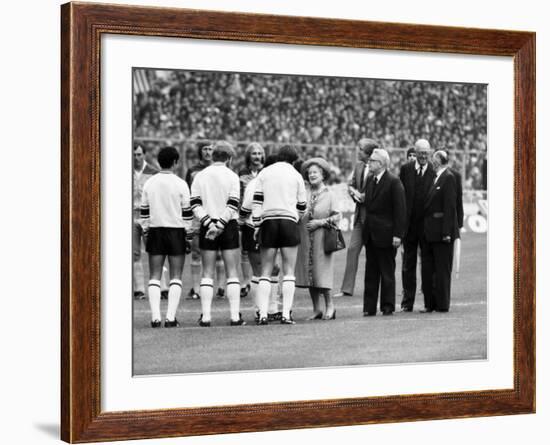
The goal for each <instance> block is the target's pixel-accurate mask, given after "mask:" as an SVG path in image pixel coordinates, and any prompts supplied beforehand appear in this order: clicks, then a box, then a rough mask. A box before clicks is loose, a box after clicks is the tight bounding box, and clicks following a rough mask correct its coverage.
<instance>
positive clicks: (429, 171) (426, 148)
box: [399, 139, 435, 312]
mask: <svg viewBox="0 0 550 445" xmlns="http://www.w3.org/2000/svg"><path fill="white" fill-rule="evenodd" d="M414 148H415V152H416V160H415V161H412V162H408V163H407V164H405V165H403V167H401V171H400V173H399V179H401V182H402V183H403V187H404V188H405V197H406V203H407V224H406V227H407V230H406V232H405V239H404V240H403V268H402V271H401V278H402V281H403V299H402V300H401V309H402V310H403V311H404V312H412V310H413V306H414V299H415V294H416V264H417V258H418V248H419V247H420V249H421V250H422V249H424V243H422V242H421V240H422V238H423V233H424V213H425V210H424V203H425V201H426V196H427V194H428V191H429V190H430V186H431V185H432V184H433V182H434V178H435V171H434V168H433V165H432V164H431V163H430V162H429V161H428V159H429V157H430V155H431V151H432V150H431V147H430V143H429V142H428V141H427V140H426V139H419V140H417V141H416V143H415V144H414Z"/></svg>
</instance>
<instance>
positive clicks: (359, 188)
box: [334, 138, 378, 297]
mask: <svg viewBox="0 0 550 445" xmlns="http://www.w3.org/2000/svg"><path fill="white" fill-rule="evenodd" d="M357 145H358V146H357V149H358V161H359V162H357V164H356V165H355V168H354V169H353V174H352V177H351V180H350V181H349V183H348V193H349V195H350V196H351V199H353V201H354V202H355V213H354V215H353V230H352V232H351V238H350V241H349V246H348V252H347V256H346V268H345V270H344V279H343V281H342V287H341V291H340V292H338V293H336V294H335V295H334V296H335V297H341V296H344V295H345V296H352V295H353V290H354V288H355V276H356V275H357V266H358V264H359V255H360V253H361V249H362V248H363V223H364V222H365V206H364V205H363V202H364V201H365V187H366V185H367V177H368V176H369V166H368V160H369V158H370V155H371V153H372V151H373V150H374V149H375V148H378V143H377V142H376V141H374V140H372V139H368V138H362V139H361V140H360V141H359V143H358V144H357Z"/></svg>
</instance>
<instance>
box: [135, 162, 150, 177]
mask: <svg viewBox="0 0 550 445" xmlns="http://www.w3.org/2000/svg"><path fill="white" fill-rule="evenodd" d="M145 167H147V162H146V161H143V166H142V167H141V170H136V169H134V172H135V173H136V174H137V175H141V174H142V173H143V171H144V170H145Z"/></svg>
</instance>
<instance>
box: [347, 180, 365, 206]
mask: <svg viewBox="0 0 550 445" xmlns="http://www.w3.org/2000/svg"><path fill="white" fill-rule="evenodd" d="M348 193H349V195H350V196H351V199H353V201H354V202H356V203H358V204H361V203H362V202H363V201H365V196H364V195H363V193H361V192H360V191H359V190H357V189H356V188H355V187H352V186H351V185H350V186H348Z"/></svg>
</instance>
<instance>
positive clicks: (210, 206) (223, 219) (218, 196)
mask: <svg viewBox="0 0 550 445" xmlns="http://www.w3.org/2000/svg"><path fill="white" fill-rule="evenodd" d="M239 205H240V185H239V177H238V176H237V174H236V173H234V172H233V171H231V170H230V169H229V168H227V166H226V165H225V163H223V162H215V163H214V164H212V165H210V166H209V167H206V168H205V169H204V170H202V171H200V172H198V173H197V175H196V176H195V178H194V179H193V184H192V185H191V209H192V210H193V212H194V213H195V216H196V217H197V218H198V219H199V221H200V222H201V224H202V225H203V226H208V225H209V224H210V223H211V222H212V220H214V221H216V222H217V223H218V226H220V227H224V226H225V225H226V224H227V223H228V222H229V221H231V220H232V219H237V217H238V212H239Z"/></svg>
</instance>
